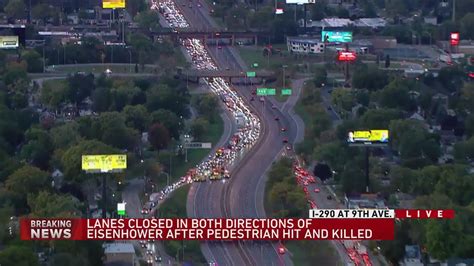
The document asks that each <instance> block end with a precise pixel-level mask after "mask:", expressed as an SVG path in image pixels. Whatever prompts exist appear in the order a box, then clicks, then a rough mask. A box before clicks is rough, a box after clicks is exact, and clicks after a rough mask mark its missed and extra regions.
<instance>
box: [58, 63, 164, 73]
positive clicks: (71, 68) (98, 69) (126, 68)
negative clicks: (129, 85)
mask: <svg viewBox="0 0 474 266" xmlns="http://www.w3.org/2000/svg"><path fill="white" fill-rule="evenodd" d="M138 68H139V73H154V71H155V69H156V67H152V66H145V71H144V72H142V71H141V67H140V66H139V67H138ZM50 69H51V70H53V71H54V72H62V73H76V72H87V73H88V72H92V73H103V72H104V71H105V70H107V69H110V70H111V71H112V73H135V64H131V65H129V64H103V65H101V64H94V65H82V66H81V65H55V66H54V67H50ZM130 70H131V71H130Z"/></svg>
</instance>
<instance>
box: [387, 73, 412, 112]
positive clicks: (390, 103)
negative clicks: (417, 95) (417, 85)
mask: <svg viewBox="0 0 474 266" xmlns="http://www.w3.org/2000/svg"><path fill="white" fill-rule="evenodd" d="M411 86H412V84H410V83H409V82H408V81H406V80H402V79H395V80H393V81H392V82H390V83H389V84H388V85H387V86H386V87H385V88H384V89H383V90H382V91H380V92H379V103H380V105H382V106H383V107H385V108H397V109H402V110H405V111H413V110H414V109H415V108H416V104H415V102H414V100H413V99H412V98H411V97H410V93H409V91H410V89H411ZM393 99H397V100H396V101H394V100H393Z"/></svg>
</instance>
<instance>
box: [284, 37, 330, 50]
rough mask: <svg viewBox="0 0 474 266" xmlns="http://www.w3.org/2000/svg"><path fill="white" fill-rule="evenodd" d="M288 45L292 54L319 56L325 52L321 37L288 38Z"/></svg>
mask: <svg viewBox="0 0 474 266" xmlns="http://www.w3.org/2000/svg"><path fill="white" fill-rule="evenodd" d="M286 45H287V47H288V51H289V52H290V53H306V54H319V53H322V52H324V43H323V42H321V37H319V36H318V37H309V36H307V37H287V38H286Z"/></svg>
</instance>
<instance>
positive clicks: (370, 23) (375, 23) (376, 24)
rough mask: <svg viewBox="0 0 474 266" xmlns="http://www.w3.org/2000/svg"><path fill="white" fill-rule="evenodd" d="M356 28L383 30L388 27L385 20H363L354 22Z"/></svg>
mask: <svg viewBox="0 0 474 266" xmlns="http://www.w3.org/2000/svg"><path fill="white" fill-rule="evenodd" d="M354 25H355V26H356V27H369V28H382V27H385V26H386V25H387V21H386V20H385V19H383V18H361V19H358V20H356V21H354Z"/></svg>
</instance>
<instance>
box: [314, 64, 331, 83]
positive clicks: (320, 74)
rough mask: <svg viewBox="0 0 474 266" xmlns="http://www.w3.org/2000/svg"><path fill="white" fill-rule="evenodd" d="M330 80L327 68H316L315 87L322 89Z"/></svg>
mask: <svg viewBox="0 0 474 266" xmlns="http://www.w3.org/2000/svg"><path fill="white" fill-rule="evenodd" d="M327 79H328V72H327V71H326V68H323V67H318V68H316V71H315V74H314V80H313V82H314V85H316V87H322V86H323V84H325V83H327Z"/></svg>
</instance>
